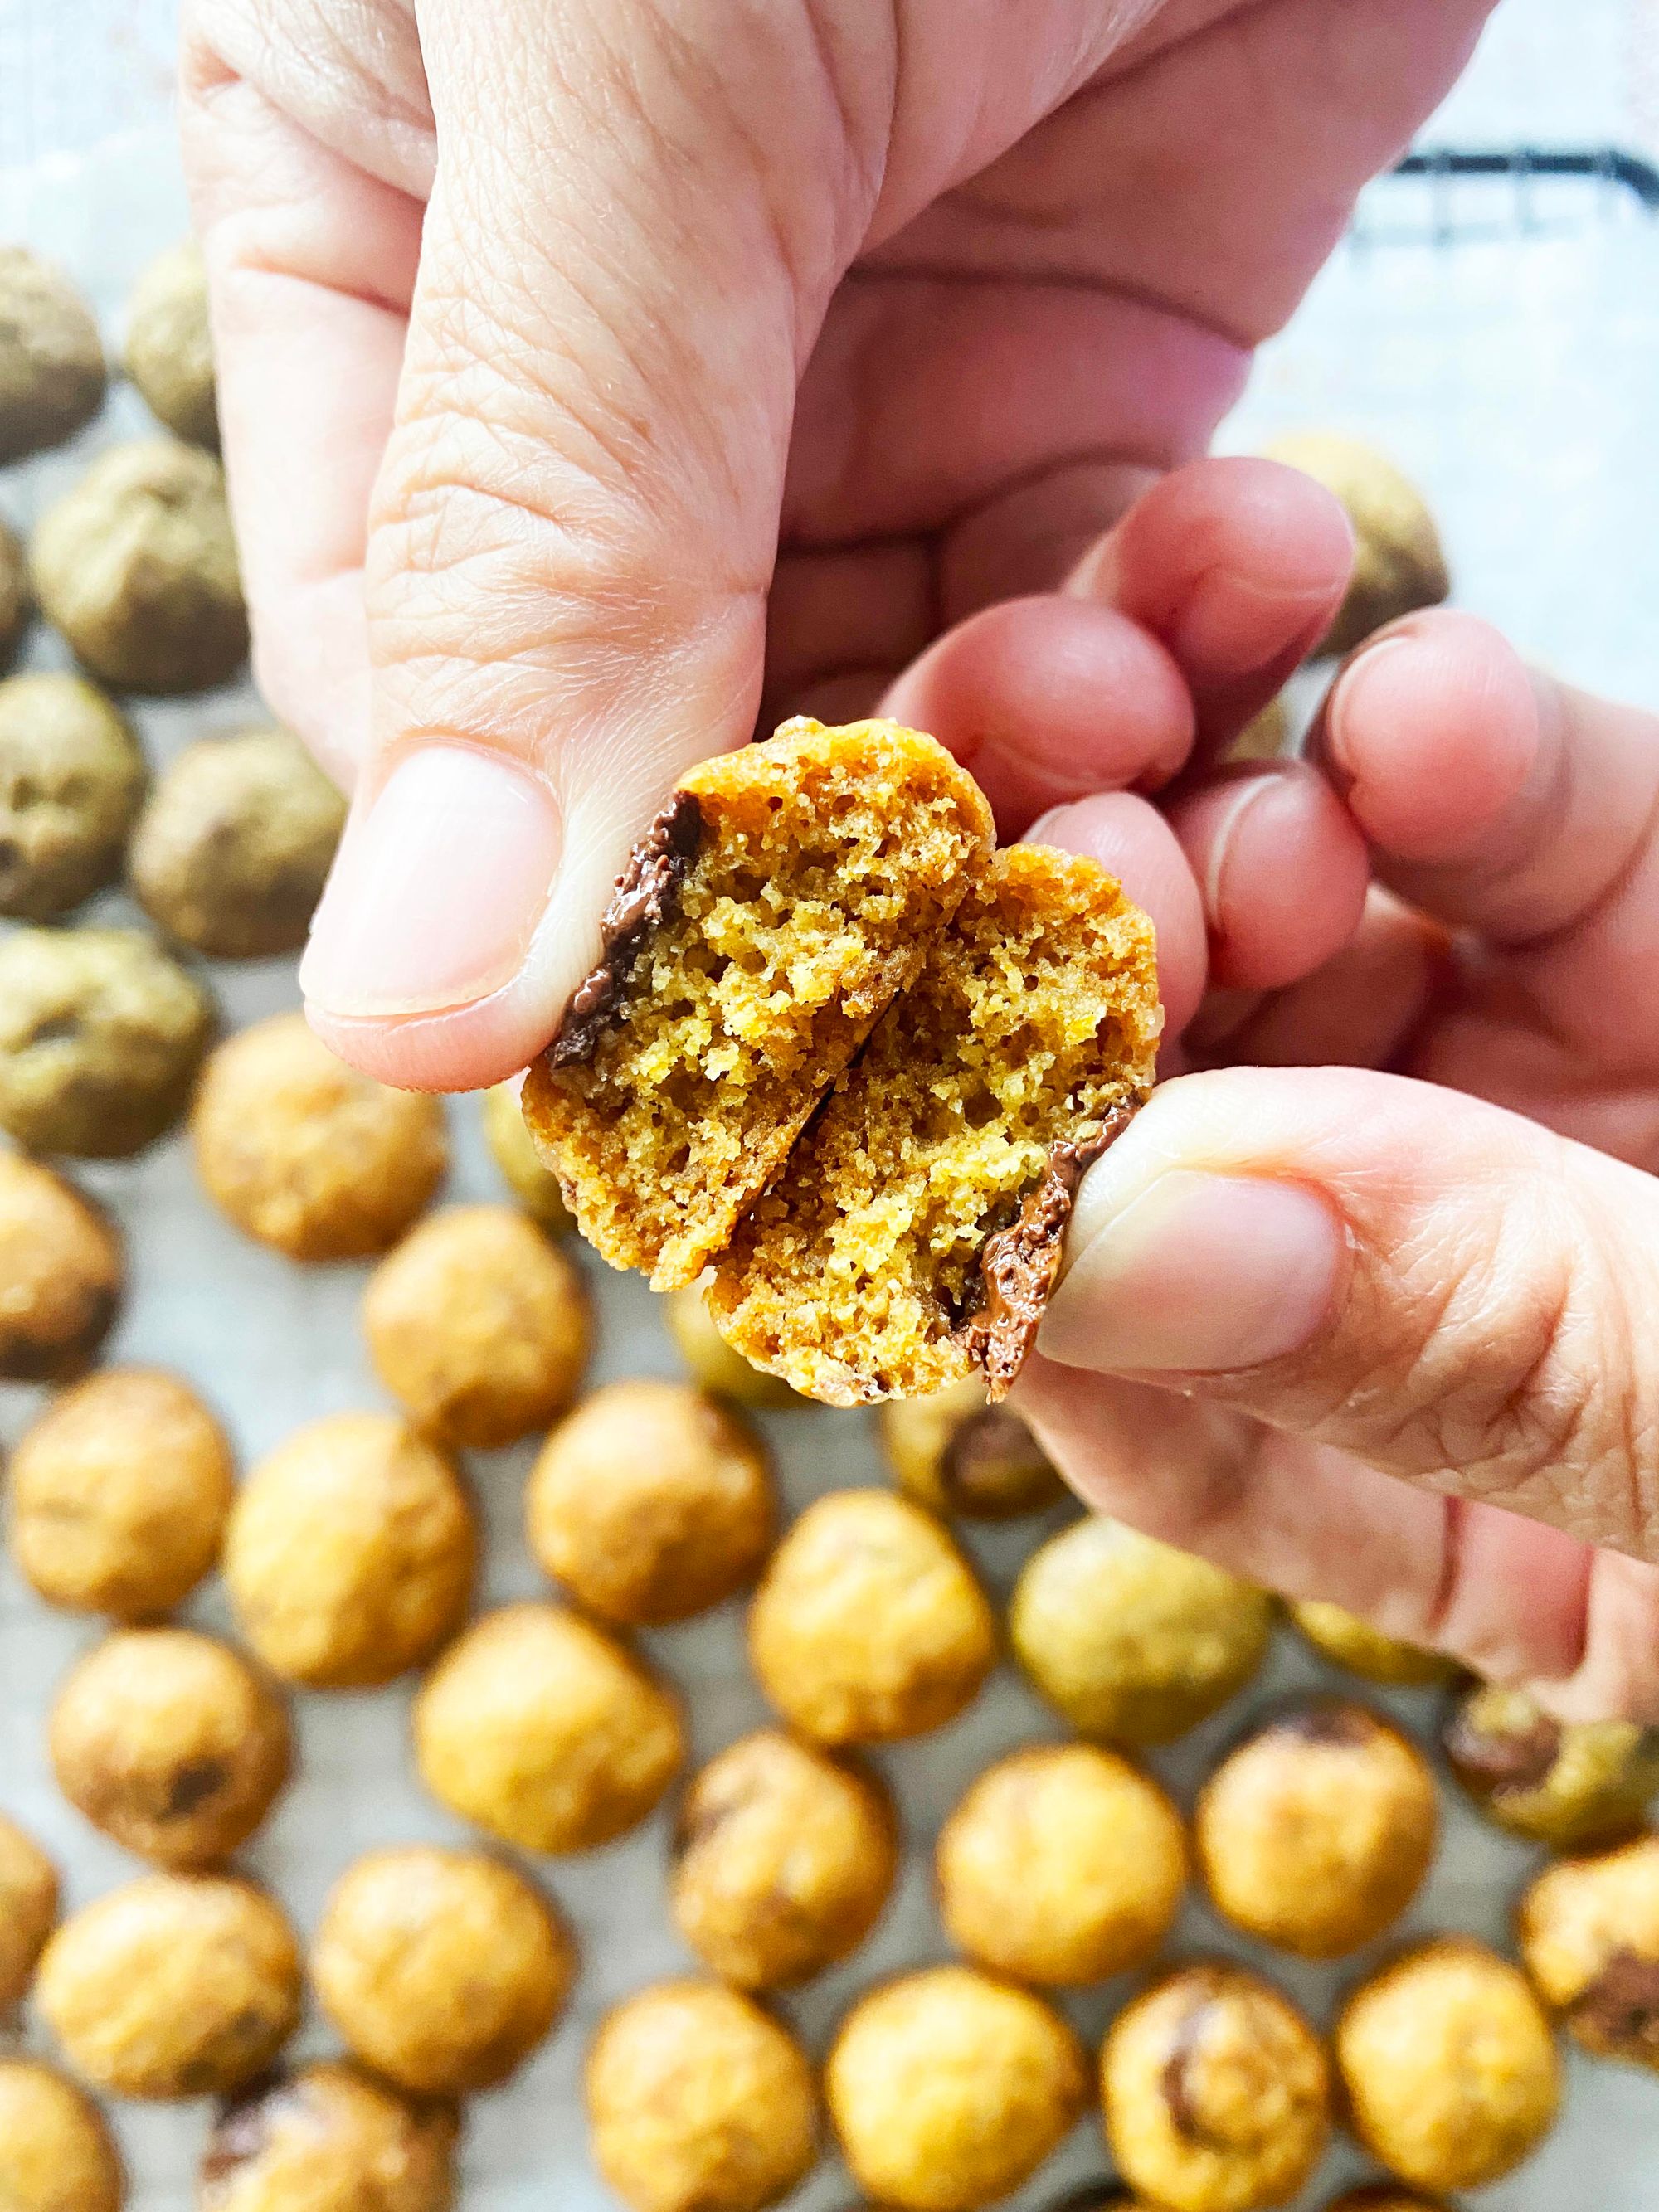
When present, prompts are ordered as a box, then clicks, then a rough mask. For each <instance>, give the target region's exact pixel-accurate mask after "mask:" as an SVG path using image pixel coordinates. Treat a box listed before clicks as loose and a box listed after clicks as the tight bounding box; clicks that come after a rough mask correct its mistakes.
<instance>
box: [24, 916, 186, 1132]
mask: <svg viewBox="0 0 1659 2212" xmlns="http://www.w3.org/2000/svg"><path fill="white" fill-rule="evenodd" d="M214 1023H215V1013H214V1007H213V1002H212V1000H211V999H210V998H209V996H208V994H207V993H206V991H205V990H204V988H203V987H202V985H201V984H200V983H199V982H198V981H197V979H196V978H195V977H194V976H193V975H188V974H187V973H186V972H185V969H182V968H181V967H179V963H177V962H176V961H174V960H170V959H169V958H168V957H167V954H166V953H165V952H163V951H161V948H160V947H159V946H158V945H153V944H152V943H151V942H150V940H149V938H147V937H143V936H141V935H140V934H139V933H138V932H137V930H131V929H17V930H14V931H13V932H12V933H11V934H10V935H9V936H8V937H3V938H0V1127H4V1128H5V1129H7V1130H8V1131H9V1133H11V1135H12V1136H14V1137H15V1139H16V1140H17V1142H18V1143H19V1144H20V1145H21V1146H25V1147H26V1148H27V1150H29V1151H31V1152H62V1153H68V1154H70V1156H71V1157H73V1158H78V1159H92V1160H125V1159H129V1158H131V1156H132V1155H133V1154H134V1153H135V1152H143V1149H144V1147H145V1146H147V1145H150V1144H153V1143H154V1142H155V1139H156V1138H158V1137H160V1136H161V1135H163V1134H164V1133H166V1131H167V1130H168V1129H170V1128H171V1127H173V1123H174V1122H175V1121H178V1119H179V1116H180V1115H182V1114H183V1112H184V1110H185V1104H186V1103H187V1101H188V1099H189V1097H190V1090H191V1084H192V1083H193V1082H194V1081H195V1079H196V1071H197V1067H198V1066H200V1064H201V1060H202V1055H203V1054H204V1052H205V1051H206V1049H207V1047H208V1042H209V1040H210V1037H211V1036H212V1034H213V1029H214Z"/></svg>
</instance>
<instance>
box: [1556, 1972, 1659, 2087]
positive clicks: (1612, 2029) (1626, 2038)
mask: <svg viewBox="0 0 1659 2212" xmlns="http://www.w3.org/2000/svg"><path fill="white" fill-rule="evenodd" d="M1572 2021H1573V2025H1574V2026H1575V2027H1578V2028H1580V2029H1582V2030H1583V2035H1584V2039H1585V2040H1586V2042H1588V2043H1589V2044H1590V2045H1592V2046H1593V2047H1594V2048H1595V2050H1597V2051H1618V2052H1620V2053H1622V2054H1624V2055H1625V2056H1626V2057H1632V2058H1638V2059H1641V2060H1643V2061H1644V2062H1645V2063H1647V2064H1648V2065H1650V2066H1652V2065H1655V2064H1659V1960H1653V1959H1638V1957H1637V1955H1636V1954H1635V1952H1634V1951H1615V1952H1614V1953H1613V1956H1612V1957H1611V1958H1610V1959H1609V1960H1607V1965H1606V1966H1603V1967H1602V1969H1601V1972H1600V1973H1599V1974H1598V1975H1597V1976H1596V1977H1595V1980H1594V1981H1593V1982H1592V1983H1591V1984H1589V1988H1588V1989H1587V1990H1584V1992H1583V1995H1582V1996H1579V1997H1578V1998H1577V1999H1576V2001H1575V2002H1574V2004H1573V2007H1572Z"/></svg>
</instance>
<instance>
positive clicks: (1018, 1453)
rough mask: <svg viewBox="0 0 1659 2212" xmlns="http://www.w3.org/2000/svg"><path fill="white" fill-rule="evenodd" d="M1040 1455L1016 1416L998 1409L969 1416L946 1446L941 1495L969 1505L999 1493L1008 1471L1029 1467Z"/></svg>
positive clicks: (1028, 1431) (942, 1460)
mask: <svg viewBox="0 0 1659 2212" xmlns="http://www.w3.org/2000/svg"><path fill="white" fill-rule="evenodd" d="M1041 1459H1042V1450H1041V1449H1040V1447H1039V1446H1038V1443H1037V1441H1036V1437H1034V1436H1033V1435H1032V1434H1031V1431H1030V1430H1029V1429H1028V1428H1027V1427H1026V1425H1025V1424H1024V1421H1022V1420H1021V1419H1020V1418H1019V1415H1018V1413H1008V1412H1006V1411H1005V1409H1004V1408H1003V1407H1000V1406H986V1407H981V1409H980V1411H979V1412H978V1413H970V1414H969V1416H968V1418H967V1419H966V1420H965V1421H963V1424H962V1425H961V1426H960V1427H959V1428H958V1429H957V1431H956V1432H955V1434H954V1435H953V1436H952V1437H951V1439H950V1441H949V1442H948V1443H946V1445H945V1450H944V1454H943V1455H942V1459H941V1462H940V1468H939V1474H940V1478H941V1480H942V1482H943V1486H944V1489H945V1496H946V1497H947V1498H952V1499H954V1500H956V1501H957V1503H958V1504H968V1505H972V1504H974V1503H975V1501H976V1500H977V1499H979V1498H983V1497H985V1496H986V1495H987V1492H988V1493H989V1494H990V1495H991V1496H992V1497H996V1496H997V1495H999V1494H1000V1491H1001V1489H1002V1478H1003V1477H1004V1476H1005V1475H1006V1471H1007V1470H1008V1469H1009V1468H1022V1467H1028V1466H1030V1464H1031V1463H1032V1462H1034V1461H1038V1460H1041Z"/></svg>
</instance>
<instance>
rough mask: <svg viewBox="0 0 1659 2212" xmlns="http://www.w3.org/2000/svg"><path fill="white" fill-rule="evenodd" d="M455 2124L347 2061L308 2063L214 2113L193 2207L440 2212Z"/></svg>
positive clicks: (444, 2209) (451, 2168)
mask: <svg viewBox="0 0 1659 2212" xmlns="http://www.w3.org/2000/svg"><path fill="white" fill-rule="evenodd" d="M459 2131H460V2130H459V2119H458V2117H457V2115H456V2112H455V2110H454V2107H453V2106H451V2105H447V2104H428V2103H419V2104H417V2103H415V2102H412V2101H411V2100H410V2099H409V2098H407V2097H402V2096H399V2095H398V2094H397V2093H395V2092H394V2091H393V2090H391V2089H388V2088H387V2087H386V2086H385V2085H384V2083H382V2082H380V2081H375V2080H374V2077H373V2076H372V2075H368V2074H366V2073H364V2072H363V2071H362V2069H361V2068H359V2067H356V2066H352V2065H347V2064H342V2063H340V2062H339V2061H338V2060H334V2059H326V2060H323V2061H320V2062H313V2063H312V2064H310V2065H309V2066H301V2067H297V2068H296V2069H295V2070H294V2071H293V2072H292V2073H282V2074H276V2075H272V2076H271V2077H270V2079H269V2080H268V2081H261V2082H258V2083H256V2084H255V2085H254V2087H252V2089H250V2090H248V2091H247V2092H246V2094H245V2095H243V2096H241V2097H239V2098H236V2099H234V2100H233V2101H232V2102H230V2103H229V2104H228V2105H227V2106H225V2107H224V2109H223V2111H222V2112H221V2113H220V2115H219V2118H218V2120H217V2122H216V2124H215V2126H214V2130H213V2132H212V2134H211V2135H210V2136H209V2138H208V2143H207V2148H206V2149H205V2151H204V2153H203V2154H202V2166H201V2176H200V2187H199V2190H198V2192H197V2200H196V2201H197V2212H450V2208H451V2206H452V2205H453V2203H454V2201H455V2142H456V2138H457V2136H458V2135H459Z"/></svg>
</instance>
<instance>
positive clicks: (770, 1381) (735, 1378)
mask: <svg viewBox="0 0 1659 2212" xmlns="http://www.w3.org/2000/svg"><path fill="white" fill-rule="evenodd" d="M522 1120H523V1116H522V1115H520V1121H522ZM664 1311H665V1313H666V1314H667V1316H668V1330H669V1334H670V1335H671V1337H672V1338H673V1340H674V1342H675V1344H676V1345H677V1346H678V1348H679V1355H680V1358H682V1359H683V1360H684V1362H685V1364H686V1366H687V1367H688V1368H689V1369H690V1373H691V1380H692V1381H693V1382H694V1383H696V1385H697V1387H698V1389H702V1390H708V1391H712V1392H713V1394H714V1396H715V1397H717V1398H730V1399H731V1400H732V1402H733V1403H734V1404H736V1405H738V1406H752V1407H756V1408H757V1410H758V1409H760V1408H763V1407H766V1408H769V1409H770V1410H772V1411H773V1412H775V1413H781V1412H782V1411H784V1410H785V1408H787V1407H791V1406H804V1405H805V1403H806V1401H805V1399H804V1398H803V1397H801V1396H800V1395H799V1394H798V1393H797V1392H796V1391H793V1390H792V1389H790V1387H789V1385H788V1384H787V1383H786V1382H785V1381H784V1379H783V1377H782V1376H781V1375H768V1374H766V1373H764V1372H763V1370H761V1369H760V1368H758V1367H751V1366H750V1364H749V1362H748V1361H747V1360H746V1359H745V1358H744V1356H743V1354H742V1352H734V1351H733V1350H732V1346H730V1345H729V1344H728V1343H727V1342H726V1339H725V1338H724V1337H723V1336H722V1335H721V1334H720V1331H719V1329H717V1328H715V1326H714V1316H713V1314H711V1313H710V1312H709V1310H708V1297H707V1295H706V1294H705V1293H704V1292H703V1291H701V1290H699V1289H698V1288H697V1286H696V1284H695V1283H690V1284H688V1285H686V1287H685V1288H684V1290H683V1291H669V1292H668V1293H667V1296H666V1299H665V1305H664Z"/></svg>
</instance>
